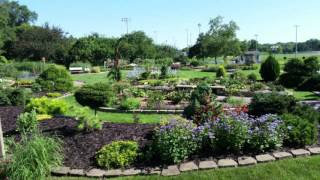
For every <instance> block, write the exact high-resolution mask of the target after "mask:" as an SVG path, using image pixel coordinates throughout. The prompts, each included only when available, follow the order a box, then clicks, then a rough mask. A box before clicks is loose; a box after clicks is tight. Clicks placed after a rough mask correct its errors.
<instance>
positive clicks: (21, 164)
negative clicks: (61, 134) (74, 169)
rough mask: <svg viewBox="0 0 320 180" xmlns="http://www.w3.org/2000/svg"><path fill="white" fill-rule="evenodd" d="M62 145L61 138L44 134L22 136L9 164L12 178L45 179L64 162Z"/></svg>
mask: <svg viewBox="0 0 320 180" xmlns="http://www.w3.org/2000/svg"><path fill="white" fill-rule="evenodd" d="M62 159H63V155H62V146H61V143H60V141H59V140H57V139H53V138H49V137H45V136H42V135H32V136H31V137H30V136H28V137H26V136H22V140H21V141H20V143H19V144H15V145H14V148H13V154H12V159H11V160H12V162H11V163H10V164H9V165H8V176H9V178H10V179H19V180H30V179H45V178H46V177H47V176H49V175H50V172H51V170H52V169H53V168H54V167H57V166H61V164H62Z"/></svg>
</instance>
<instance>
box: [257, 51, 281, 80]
mask: <svg viewBox="0 0 320 180" xmlns="http://www.w3.org/2000/svg"><path fill="white" fill-rule="evenodd" d="M260 75H261V77H262V79H263V80H264V81H275V80H276V79H277V78H278V76H279V75H280V65H279V63H278V61H277V60H276V59H275V58H274V57H273V56H269V57H268V58H267V59H266V60H265V61H264V62H263V63H262V64H261V67H260Z"/></svg>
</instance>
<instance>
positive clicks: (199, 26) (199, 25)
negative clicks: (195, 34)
mask: <svg viewBox="0 0 320 180" xmlns="http://www.w3.org/2000/svg"><path fill="white" fill-rule="evenodd" d="M198 28H199V35H200V33H201V24H200V23H199V24H198Z"/></svg>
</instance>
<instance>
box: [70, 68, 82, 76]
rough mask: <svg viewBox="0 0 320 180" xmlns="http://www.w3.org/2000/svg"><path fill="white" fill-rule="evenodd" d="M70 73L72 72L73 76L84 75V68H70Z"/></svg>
mask: <svg viewBox="0 0 320 180" xmlns="http://www.w3.org/2000/svg"><path fill="white" fill-rule="evenodd" d="M69 71H70V72H71V74H76V73H83V68H82V67H70V68H69Z"/></svg>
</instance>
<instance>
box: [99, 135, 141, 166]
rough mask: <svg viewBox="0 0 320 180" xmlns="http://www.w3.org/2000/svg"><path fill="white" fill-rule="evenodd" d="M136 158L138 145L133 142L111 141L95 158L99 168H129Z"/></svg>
mask: <svg viewBox="0 0 320 180" xmlns="http://www.w3.org/2000/svg"><path fill="white" fill-rule="evenodd" d="M137 156H138V143H137V142H134V141H113V142H112V143H111V144H108V145H105V146H103V147H102V148H101V149H100V150H99V151H98V152H97V156H96V160H97V163H98V165H99V166H101V167H104V168H107V169H111V168H125V167H128V166H130V165H131V164H132V163H133V162H134V161H135V160H136V158H137Z"/></svg>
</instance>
